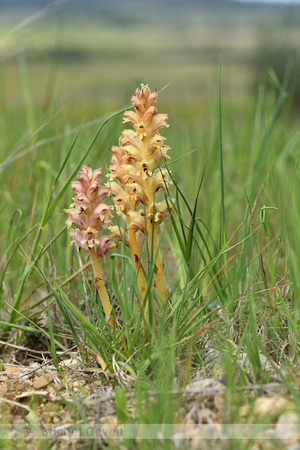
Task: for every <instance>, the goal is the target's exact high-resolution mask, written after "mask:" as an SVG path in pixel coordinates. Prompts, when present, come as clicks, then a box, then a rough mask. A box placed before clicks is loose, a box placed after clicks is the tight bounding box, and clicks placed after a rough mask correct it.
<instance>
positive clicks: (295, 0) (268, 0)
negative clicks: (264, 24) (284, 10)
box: [236, 0, 300, 5]
mask: <svg viewBox="0 0 300 450" xmlns="http://www.w3.org/2000/svg"><path fill="white" fill-rule="evenodd" d="M236 1H238V2H242V3H282V4H287V5H290V4H293V3H300V0H236Z"/></svg>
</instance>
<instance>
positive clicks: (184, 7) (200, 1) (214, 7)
mask: <svg viewBox="0 0 300 450" xmlns="http://www.w3.org/2000/svg"><path fill="white" fill-rule="evenodd" d="M44 7H48V8H50V9H53V10H55V9H57V10H59V11H61V10H63V11H66V12H67V13H68V14H74V15H78V14H80V15H82V14H84V15H90V14H91V15H94V16H95V15H99V16H101V17H102V18H106V19H107V20H112V21H114V22H118V21H119V22H132V21H135V20H136V19H138V20H144V21H145V22H147V20H149V19H150V18H151V19H152V18H155V19H156V20H158V21H167V22H170V21H172V20H176V21H185V20H189V21H190V20H192V21H193V20H195V19H196V20H199V19H200V20H201V18H202V19H203V20H207V18H209V20H210V21H212V22H214V21H216V20H220V18H222V19H223V20H230V18H232V15H235V16H236V15H239V16H243V18H244V19H245V20H246V21H253V20H259V19H262V17H263V16H265V17H266V16H267V15H268V14H270V12H271V13H272V15H274V14H277V15H278V16H280V15H281V16H282V15H286V14H290V12H291V10H292V12H293V14H297V15H298V14H299V15H300V6H299V5H295V4H294V5H292V4H291V5H288V6H287V5H282V4H263V3H262V4H259V3H240V2H237V1H234V0H151V1H149V0H109V1H107V0H54V1H47V0H0V13H1V15H3V14H4V15H5V14H6V15H7V14H9V15H10V14H24V12H27V13H28V14H30V13H33V12H34V11H36V10H37V9H40V8H44Z"/></svg>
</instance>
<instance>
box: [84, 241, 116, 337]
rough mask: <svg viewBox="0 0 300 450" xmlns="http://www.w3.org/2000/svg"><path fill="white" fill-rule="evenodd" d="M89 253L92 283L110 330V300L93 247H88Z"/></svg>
mask: <svg viewBox="0 0 300 450" xmlns="http://www.w3.org/2000/svg"><path fill="white" fill-rule="evenodd" d="M89 255H90V257H91V260H92V265H93V269H94V274H95V280H94V283H95V286H96V288H97V289H98V292H99V296H100V300H101V303H102V305H103V308H104V312H105V315H106V320H107V322H108V323H109V326H110V328H111V330H113V318H112V317H110V318H109V316H110V315H111V304H110V301H109V298H108V295H107V292H106V289H105V285H104V282H103V278H102V271H101V267H100V262H99V259H98V256H97V254H96V251H95V248H94V247H93V248H91V249H90V251H89Z"/></svg>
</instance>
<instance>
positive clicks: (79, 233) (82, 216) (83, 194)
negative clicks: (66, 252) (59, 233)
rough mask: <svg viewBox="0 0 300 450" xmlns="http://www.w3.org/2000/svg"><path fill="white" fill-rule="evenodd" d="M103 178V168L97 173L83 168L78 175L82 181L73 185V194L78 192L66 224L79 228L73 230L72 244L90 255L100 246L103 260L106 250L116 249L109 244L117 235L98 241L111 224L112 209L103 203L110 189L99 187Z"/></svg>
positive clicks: (68, 210)
mask: <svg viewBox="0 0 300 450" xmlns="http://www.w3.org/2000/svg"><path fill="white" fill-rule="evenodd" d="M101 175H102V169H97V170H95V171H94V172H93V171H92V169H91V167H86V166H83V168H82V171H81V172H78V175H77V178H78V181H72V182H71V187H72V189H73V191H75V192H76V193H77V195H76V196H75V197H74V198H73V202H74V203H72V205H71V207H72V208H71V209H64V211H65V212H66V213H68V214H69V218H68V220H67V221H66V224H67V225H68V227H70V226H72V224H74V225H76V227H75V228H72V229H71V230H70V231H69V233H70V236H71V237H72V238H73V240H72V242H71V243H76V244H77V245H78V246H79V247H80V248H82V249H83V250H85V251H86V252H88V251H89V250H90V249H92V248H94V247H96V246H97V249H96V253H97V254H98V255H99V257H100V256H103V255H104V253H103V251H104V249H106V251H107V250H108V248H110V247H112V246H114V244H113V243H111V242H107V240H108V239H110V238H111V237H113V236H102V237H101V238H100V239H98V232H99V231H100V229H101V228H103V227H107V226H108V225H110V224H111V211H110V210H111V206H107V205H106V204H105V203H101V201H102V200H103V198H104V197H106V196H107V194H108V193H109V187H107V186H99V180H100V178H101ZM103 238H105V239H103ZM98 246H99V249H98Z"/></svg>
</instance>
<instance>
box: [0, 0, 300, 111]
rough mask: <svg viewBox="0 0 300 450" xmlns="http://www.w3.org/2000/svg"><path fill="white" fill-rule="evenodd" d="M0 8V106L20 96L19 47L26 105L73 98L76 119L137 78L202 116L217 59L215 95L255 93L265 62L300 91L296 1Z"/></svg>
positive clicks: (235, 98) (124, 93) (116, 101)
mask: <svg viewBox="0 0 300 450" xmlns="http://www.w3.org/2000/svg"><path fill="white" fill-rule="evenodd" d="M0 8H1V14H0V63H1V65H0V67H1V86H2V87H1V108H2V110H3V108H9V107H13V106H14V105H15V104H18V106H20V107H21V106H22V104H23V102H24V99H23V96H24V90H23V88H22V85H21V81H20V70H19V64H18V58H19V59H20V53H21V54H22V55H23V57H25V58H26V62H27V68H28V76H29V84H30V88H31V92H32V101H33V102H34V104H35V105H36V106H42V107H44V108H47V107H49V105H50V104H51V105H53V101H54V102H55V105H56V106H57V105H65V106H66V107H68V106H72V109H73V108H74V106H77V105H78V104H79V105H80V108H79V110H78V111H77V114H78V115H79V116H80V118H83V117H84V116H85V115H86V114H89V116H92V113H91V108H96V110H99V108H100V110H101V109H102V107H101V105H103V104H105V105H107V104H108V106H110V105H111V106H113V107H114V106H116V105H123V104H124V101H126V102H127V101H128V99H129V95H130V94H131V93H132V91H133V89H134V88H135V87H136V86H137V84H138V83H139V82H140V81H142V82H145V83H149V85H150V86H151V88H152V89H155V88H157V89H158V90H159V89H161V88H162V87H163V86H165V85H167V84H168V83H170V82H171V85H170V86H169V87H168V89H167V90H166V92H165V93H164V99H166V98H167V97H170V96H171V97H173V100H174V97H175V99H176V100H178V101H183V100H184V101H185V102H187V100H188V101H190V102H191V104H190V105H189V107H193V106H194V104H195V103H197V110H198V113H199V114H201V111H202V113H203V115H204V116H205V115H206V114H205V110H206V105H205V102H206V101H207V99H209V101H210V100H211V99H212V98H213V97H214V96H215V95H216V92H217V85H218V76H219V64H220V61H221V64H222V72H223V95H224V96H226V97H228V98H229V99H230V101H232V102H234V103H238V102H242V101H244V100H245V99H246V100H247V99H248V98H249V97H252V96H255V95H256V91H257V85H258V82H260V81H261V80H262V78H263V76H264V75H265V73H266V70H267V69H268V67H272V68H273V69H274V70H275V72H276V73H277V75H278V77H279V78H280V80H284V82H285V83H286V84H288V83H289V84H290V86H289V87H290V88H291V89H292V90H294V91H295V90H297V89H299V81H298V80H299V60H300V56H299V41H300V39H299V34H300V30H299V19H300V6H296V5H290V6H285V7H284V6H278V5H277V6H276V5H258V4H244V3H238V2H233V1H225V0H223V1H205V0H204V1H201V0H200V1H199V0H198V1H193V0H187V1H176V0H172V1H171V0H165V1H160V2H159V1H156V0H155V1H151V2H146V1H131V0H128V1H117V0H113V1H110V2H106V1H92V0H87V1H84V2H83V1H78V0H75V1H54V2H45V1H13V0H10V1H9V0H6V1H3V0H2V1H1V2H0ZM18 55H19V56H18ZM297 83H298V85H297ZM296 85H297V86H296ZM294 99H295V101H298V100H299V92H297V96H296V97H295V98H294ZM73 113H75V111H74V109H73Z"/></svg>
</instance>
